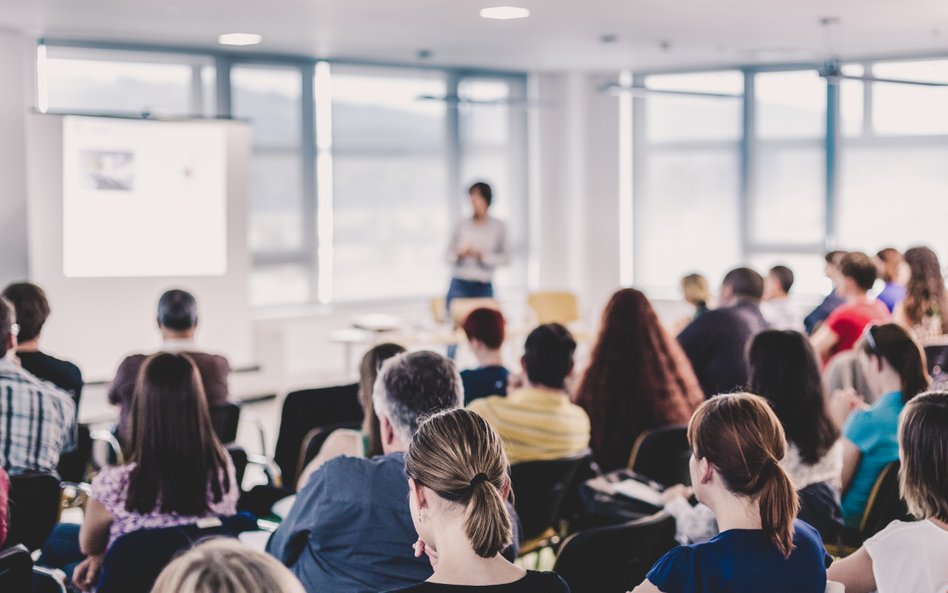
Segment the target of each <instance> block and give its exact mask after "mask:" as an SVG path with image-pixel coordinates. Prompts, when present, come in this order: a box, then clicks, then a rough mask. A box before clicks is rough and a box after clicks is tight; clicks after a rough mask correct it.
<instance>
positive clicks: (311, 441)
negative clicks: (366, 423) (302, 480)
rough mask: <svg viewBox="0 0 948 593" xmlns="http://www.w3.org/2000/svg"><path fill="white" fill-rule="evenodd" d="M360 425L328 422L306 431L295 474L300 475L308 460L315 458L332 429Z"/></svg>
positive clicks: (356, 427)
mask: <svg viewBox="0 0 948 593" xmlns="http://www.w3.org/2000/svg"><path fill="white" fill-rule="evenodd" d="M361 426H362V423H361V422H340V423H338V424H330V425H329V426H319V427H316V428H314V429H312V430H311V431H309V432H307V433H306V436H305V437H303V444H302V445H301V446H300V461H299V464H297V466H296V475H297V476H299V475H302V473H303V468H305V467H306V465H307V464H308V463H309V462H310V461H312V460H313V459H316V456H317V455H319V452H320V450H322V448H323V444H324V443H325V442H326V439H328V438H329V435H331V434H332V433H333V432H334V431H336V430H338V429H340V428H344V429H349V430H358V429H359V428H360V427H361Z"/></svg>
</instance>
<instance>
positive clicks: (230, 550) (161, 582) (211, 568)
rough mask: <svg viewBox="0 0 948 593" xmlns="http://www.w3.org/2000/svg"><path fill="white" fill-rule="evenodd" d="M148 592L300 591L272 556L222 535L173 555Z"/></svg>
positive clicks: (291, 577) (227, 592)
mask: <svg viewBox="0 0 948 593" xmlns="http://www.w3.org/2000/svg"><path fill="white" fill-rule="evenodd" d="M151 593H304V589H303V586H302V585H301V584H300V582H299V581H298V580H296V577H294V576H293V574H292V573H291V572H290V571H288V570H287V569H286V567H285V566H283V565H282V564H280V563H279V562H277V561H276V560H275V559H274V558H273V557H271V556H268V555H266V554H264V553H262V552H257V551H255V550H252V549H250V548H249V547H247V546H245V545H244V544H242V543H240V542H238V541H236V540H233V539H226V538H216V539H211V540H206V541H204V542H202V543H200V544H198V545H197V546H195V547H194V548H191V550H190V551H188V552H186V553H185V554H183V555H181V556H179V557H178V558H176V559H175V560H174V561H173V562H171V564H169V565H168V566H167V567H166V568H165V569H164V570H163V571H162V572H161V576H159V577H158V580H157V581H156V582H155V587H154V588H153V589H152V590H151Z"/></svg>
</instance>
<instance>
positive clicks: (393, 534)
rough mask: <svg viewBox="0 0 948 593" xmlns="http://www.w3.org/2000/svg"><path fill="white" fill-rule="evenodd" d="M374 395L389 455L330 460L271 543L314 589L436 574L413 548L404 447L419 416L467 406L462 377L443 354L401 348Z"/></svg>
mask: <svg viewBox="0 0 948 593" xmlns="http://www.w3.org/2000/svg"><path fill="white" fill-rule="evenodd" d="M373 399H374V405H375V413H376V414H377V415H378V418H379V428H380V434H381V435H382V449H383V451H384V453H385V454H384V455H382V456H380V457H374V458H372V459H360V458H357V457H337V458H335V459H331V460H329V461H327V462H326V463H325V464H323V466H322V467H320V468H319V469H318V470H316V471H315V472H314V473H313V475H312V477H311V478H310V479H309V481H308V482H307V483H306V485H305V486H303V488H302V489H301V490H300V492H299V495H298V496H297V499H296V502H295V503H294V504H293V507H292V509H291V510H290V512H289V514H288V515H287V517H286V519H285V520H284V521H283V523H282V524H281V525H280V528H279V529H277V531H276V532H275V533H274V534H273V537H271V538H270V541H269V543H268V544H267V551H268V552H269V553H270V554H272V555H274V556H276V557H277V559H279V560H280V561H281V562H283V564H285V565H286V566H288V567H289V568H290V570H291V571H292V572H293V574H295V575H296V576H297V578H299V579H300V581H301V582H302V583H303V586H304V587H305V589H306V590H307V591H333V592H335V593H368V592H377V591H389V590H391V589H395V588H398V587H406V586H408V585H411V584H414V583H418V582H421V581H424V580H425V579H427V578H428V577H430V576H431V566H430V564H429V563H428V561H427V560H424V559H422V558H417V557H415V554H414V553H413V552H412V545H413V544H414V543H415V542H416V540H417V539H418V535H417V533H416V532H415V528H414V525H413V523H412V517H411V511H410V510H409V508H408V505H407V504H405V501H406V500H407V499H408V476H407V475H406V474H405V458H404V451H405V450H406V449H407V447H408V443H409V442H410V441H411V437H412V435H413V434H415V431H416V430H417V429H418V422H419V418H420V417H422V416H424V415H427V414H433V413H435V412H439V411H442V410H451V409H454V408H458V407H460V405H461V403H462V402H463V401H464V394H463V393H462V387H461V377H460V375H459V374H458V371H457V369H456V368H455V366H454V363H452V362H451V361H450V360H448V359H447V358H445V357H443V356H441V355H438V354H435V353H433V352H414V353H411V354H400V355H398V356H395V357H393V358H390V359H388V360H386V361H385V362H384V363H383V364H382V369H381V371H379V376H378V379H377V380H376V382H375V389H374V393H373Z"/></svg>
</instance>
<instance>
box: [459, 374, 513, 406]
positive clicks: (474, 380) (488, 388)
mask: <svg viewBox="0 0 948 593" xmlns="http://www.w3.org/2000/svg"><path fill="white" fill-rule="evenodd" d="M509 377H510V371H508V370H507V369H506V368H505V367H502V366H500V365H491V366H486V367H481V368H479V369H469V370H466V371H461V381H462V382H463V383H464V405H465V406H466V405H467V404H469V403H471V402H472V401H474V400H475V399H479V398H482V397H487V396H488V395H507V379H508V378H509Z"/></svg>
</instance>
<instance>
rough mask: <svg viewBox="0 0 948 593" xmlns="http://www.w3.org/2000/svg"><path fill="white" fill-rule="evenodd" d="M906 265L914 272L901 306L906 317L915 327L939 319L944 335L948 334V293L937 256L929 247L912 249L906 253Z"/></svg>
mask: <svg viewBox="0 0 948 593" xmlns="http://www.w3.org/2000/svg"><path fill="white" fill-rule="evenodd" d="M905 263H907V264H908V266H909V269H910V270H911V271H912V275H911V277H909V281H908V285H907V286H906V287H905V301H904V303H903V305H902V306H903V308H904V311H905V316H906V317H907V318H908V320H909V322H911V323H912V325H917V324H919V323H921V322H922V321H923V320H924V318H925V317H927V316H937V317H938V318H940V320H941V331H942V333H946V334H948V292H946V291H945V279H944V278H943V277H942V275H941V263H939V261H938V256H937V255H935V252H934V251H932V250H931V249H929V248H928V247H912V248H911V249H909V250H908V251H906V252H905Z"/></svg>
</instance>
